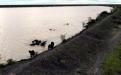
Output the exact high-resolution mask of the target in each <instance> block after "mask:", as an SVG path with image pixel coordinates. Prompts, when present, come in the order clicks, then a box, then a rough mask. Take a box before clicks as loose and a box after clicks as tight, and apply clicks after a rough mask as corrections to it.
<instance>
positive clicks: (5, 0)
mask: <svg viewBox="0 0 121 75" xmlns="http://www.w3.org/2000/svg"><path fill="white" fill-rule="evenodd" d="M97 3H98V4H112V3H113V4H114V3H115V4H120V3H121V0H0V5H5V4H97Z"/></svg>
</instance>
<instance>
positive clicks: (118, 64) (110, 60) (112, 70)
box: [102, 41, 121, 75]
mask: <svg viewBox="0 0 121 75" xmlns="http://www.w3.org/2000/svg"><path fill="white" fill-rule="evenodd" d="M102 69H103V75H119V74H121V41H120V43H119V44H118V45H117V46H116V47H115V48H114V50H113V52H112V53H110V54H109V55H108V56H107V57H106V59H105V61H104V63H103V65H102Z"/></svg>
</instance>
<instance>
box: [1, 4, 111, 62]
mask: <svg viewBox="0 0 121 75" xmlns="http://www.w3.org/2000/svg"><path fill="white" fill-rule="evenodd" d="M110 9H111V8H110V7H103V6H78V7H30V8H0V39H1V40H0V54H1V55H0V56H1V58H2V59H1V60H0V62H1V61H2V62H4V61H6V60H7V59H10V58H12V59H15V60H20V59H24V58H28V57H29V53H28V51H29V50H35V51H37V52H39V53H40V52H42V51H45V50H46V49H47V47H45V48H44V47H41V46H35V47H30V46H29V44H30V43H31V41H32V40H34V39H39V40H46V41H47V43H48V44H49V43H50V42H51V41H54V42H55V43H56V44H59V43H60V42H61V39H60V35H61V34H66V38H69V37H71V36H72V35H74V34H76V33H78V32H79V31H81V30H82V29H83V28H82V22H84V21H85V22H86V21H87V19H88V17H92V18H96V16H97V15H98V14H99V13H100V12H101V11H104V10H106V11H110Z"/></svg>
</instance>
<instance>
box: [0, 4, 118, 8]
mask: <svg viewBox="0 0 121 75" xmlns="http://www.w3.org/2000/svg"><path fill="white" fill-rule="evenodd" d="M115 5H117V6H118V5H120V4H40V5H39V4H36V5H35V4H26V5H25V4H24V5H20V4H19V5H0V8H16V7H68V6H109V7H111V6H115Z"/></svg>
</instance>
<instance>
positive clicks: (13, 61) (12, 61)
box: [7, 59, 16, 65]
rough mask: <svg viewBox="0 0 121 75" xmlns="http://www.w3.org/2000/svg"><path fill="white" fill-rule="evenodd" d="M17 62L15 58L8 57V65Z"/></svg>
mask: <svg viewBox="0 0 121 75" xmlns="http://www.w3.org/2000/svg"><path fill="white" fill-rule="evenodd" d="M15 63H16V61H15V60H13V59H8V60H7V65H12V64H15Z"/></svg>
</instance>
